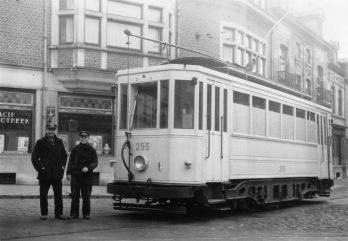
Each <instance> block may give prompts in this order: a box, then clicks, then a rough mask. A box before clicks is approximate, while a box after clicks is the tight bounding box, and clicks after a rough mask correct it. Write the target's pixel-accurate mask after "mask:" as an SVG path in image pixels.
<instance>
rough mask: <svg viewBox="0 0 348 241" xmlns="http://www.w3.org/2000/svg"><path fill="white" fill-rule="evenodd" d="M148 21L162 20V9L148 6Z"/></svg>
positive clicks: (158, 21) (159, 21)
mask: <svg viewBox="0 0 348 241" xmlns="http://www.w3.org/2000/svg"><path fill="white" fill-rule="evenodd" d="M149 21H151V22H157V23H161V22H162V9H159V8H151V7H150V8H149Z"/></svg>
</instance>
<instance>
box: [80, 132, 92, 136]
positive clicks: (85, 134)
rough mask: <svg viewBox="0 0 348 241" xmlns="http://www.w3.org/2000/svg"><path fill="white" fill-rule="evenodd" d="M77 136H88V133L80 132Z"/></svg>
mask: <svg viewBox="0 0 348 241" xmlns="http://www.w3.org/2000/svg"><path fill="white" fill-rule="evenodd" d="M79 136H90V135H89V132H88V131H81V132H80V134H79Z"/></svg>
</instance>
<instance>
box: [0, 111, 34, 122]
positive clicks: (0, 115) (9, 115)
mask: <svg viewBox="0 0 348 241" xmlns="http://www.w3.org/2000/svg"><path fill="white" fill-rule="evenodd" d="M29 121H30V120H29V119H27V118H16V113H15V112H2V111H0V123H1V124H20V125H29Z"/></svg>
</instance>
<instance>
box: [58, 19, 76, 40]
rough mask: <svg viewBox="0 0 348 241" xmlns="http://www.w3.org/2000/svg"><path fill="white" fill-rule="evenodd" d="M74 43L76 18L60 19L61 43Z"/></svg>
mask: <svg viewBox="0 0 348 241" xmlns="http://www.w3.org/2000/svg"><path fill="white" fill-rule="evenodd" d="M73 42H74V16H70V15H69V16H60V17H59V43H60V44H71V43H73Z"/></svg>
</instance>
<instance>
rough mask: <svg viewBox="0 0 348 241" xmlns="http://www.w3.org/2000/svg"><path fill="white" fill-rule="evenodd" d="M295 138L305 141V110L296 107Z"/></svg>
mask: <svg viewBox="0 0 348 241" xmlns="http://www.w3.org/2000/svg"><path fill="white" fill-rule="evenodd" d="M301 122H302V125H300V124H301ZM300 127H302V129H301V128H300ZM296 140H297V141H306V111H305V110H304V109H300V108H296Z"/></svg>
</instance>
